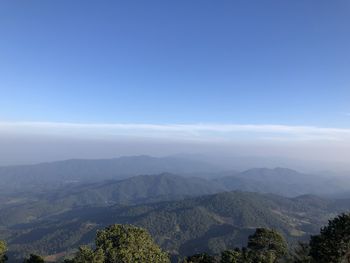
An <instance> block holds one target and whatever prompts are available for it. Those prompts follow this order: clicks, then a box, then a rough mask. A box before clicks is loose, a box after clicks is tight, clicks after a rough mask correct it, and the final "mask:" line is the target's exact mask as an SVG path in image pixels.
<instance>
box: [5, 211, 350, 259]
mask: <svg viewBox="0 0 350 263" xmlns="http://www.w3.org/2000/svg"><path fill="white" fill-rule="evenodd" d="M349 245H350V214H341V215H339V216H337V217H336V218H334V219H332V220H330V221H329V222H328V225H327V226H325V227H323V228H321V231H320V233H319V234H318V235H313V236H311V238H310V240H309V242H308V243H301V242H300V243H299V244H298V245H297V246H296V247H294V248H293V249H292V248H291V247H288V244H287V242H286V240H285V239H284V237H283V235H281V234H280V233H279V232H278V231H276V230H273V229H267V228H257V229H256V230H255V231H254V233H253V234H251V235H249V236H248V242H247V245H246V246H244V247H235V248H231V249H227V250H223V251H221V252H220V253H217V254H214V255H213V254H208V253H198V254H195V255H190V256H186V257H183V258H176V259H175V258H172V257H171V254H170V253H168V252H165V251H163V250H162V249H161V248H160V247H159V246H158V245H157V244H156V243H155V242H154V241H153V239H152V237H151V235H150V234H149V233H148V232H147V231H146V230H145V229H143V228H140V227H136V226H132V225H120V224H114V225H110V226H108V227H106V228H105V229H103V230H99V231H97V234H96V237H95V242H94V245H93V246H86V245H85V246H80V247H79V249H78V251H77V252H76V253H74V254H73V255H72V256H69V257H68V258H66V259H64V260H63V261H64V263H83V262H91V263H109V262H120V263H145V262H152V263H170V262H171V261H172V262H181V263H277V262H281V263H283V262H284V263H316V262H317V263H336V262H345V263H346V262H350V249H349ZM6 252H7V245H6V243H5V242H4V241H1V242H0V262H6V261H7V260H8V257H7V255H6ZM23 262H24V263H41V262H44V259H43V258H42V257H41V256H38V255H35V254H30V256H29V257H28V258H25V259H24V261H23Z"/></svg>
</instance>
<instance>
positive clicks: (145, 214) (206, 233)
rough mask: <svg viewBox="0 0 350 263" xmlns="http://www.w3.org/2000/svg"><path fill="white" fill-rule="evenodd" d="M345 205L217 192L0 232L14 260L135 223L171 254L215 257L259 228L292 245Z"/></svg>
mask: <svg viewBox="0 0 350 263" xmlns="http://www.w3.org/2000/svg"><path fill="white" fill-rule="evenodd" d="M349 203H350V202H338V201H331V200H324V199H320V198H317V197H314V196H301V197H298V198H284V197H281V196H276V195H271V194H257V193H244V192H231V193H220V194H215V195H209V196H203V197H197V198H192V199H186V200H183V201H171V202H159V203H151V204H143V205H136V206H120V205H115V206H109V207H85V208H77V209H73V210H71V211H69V212H66V213H62V214H60V215H56V216H51V217H49V218H45V219H42V220H40V221H37V222H35V223H31V224H20V225H14V226H12V227H10V228H7V229H6V230H4V231H2V236H3V237H5V238H6V240H8V242H9V247H10V252H11V255H12V256H13V257H18V256H23V255H26V254H27V253H29V252H35V253H38V254H41V255H51V254H57V253H63V252H64V253H69V252H70V251H72V249H74V248H76V247H78V246H79V245H81V244H89V243H91V242H92V240H93V237H94V235H95V232H96V230H98V229H101V228H103V227H105V226H107V225H110V224H114V223H121V224H134V225H138V226H141V227H144V228H146V229H147V230H148V231H149V232H150V233H151V234H152V236H153V237H154V238H155V241H156V242H157V243H158V244H159V245H160V246H161V247H162V248H163V249H165V250H166V251H169V252H170V253H171V254H173V255H181V256H184V255H190V254H194V253H197V252H208V253H218V252H220V251H222V250H224V249H226V248H228V247H235V246H242V245H244V244H245V243H246V241H247V240H246V239H247V236H248V235H249V234H251V233H252V232H253V231H254V229H255V228H258V227H267V228H274V229H277V230H278V231H280V232H281V233H282V234H283V235H284V236H285V237H286V239H287V240H288V241H289V242H290V243H291V244H293V243H295V242H296V240H303V239H307V238H308V236H309V235H310V234H314V233H317V232H318V230H319V227H320V226H321V225H323V224H325V223H326V222H327V220H328V219H329V218H332V217H334V216H335V215H336V214H338V213H339V212H343V211H347V210H348V209H349V208H350V205H349ZM16 255H17V256H16Z"/></svg>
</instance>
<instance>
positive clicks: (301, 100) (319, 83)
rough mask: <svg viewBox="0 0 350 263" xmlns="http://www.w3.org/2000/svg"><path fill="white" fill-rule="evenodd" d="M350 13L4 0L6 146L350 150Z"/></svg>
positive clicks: (292, 7)
mask: <svg viewBox="0 0 350 263" xmlns="http://www.w3.org/2000/svg"><path fill="white" fill-rule="evenodd" d="M349 14H350V2H349V1H348V0H334V1H329V0H327V1H326V0H310V1H295V0H285V1H281V0H242V1H240V0H235V1H224V0H223V1H205V0H182V1H181V0H176V1H163V0H162V1H152V0H150V1H141V0H139V1H97V0H96V1H90V0H84V1H78V0H75V1H71V0H59V1H58V0H57V1H44V0H41V1H35V0H33V1H24V0H23V1H17V0H4V1H1V2H0V137H1V136H2V137H1V138H0V139H3V140H5V139H4V138H5V135H4V134H7V135H9V134H10V135H13V134H14V133H15V132H20V133H28V134H40V131H44V130H45V131H46V130H49V131H48V132H47V133H49V134H51V135H52V133H55V134H56V135H57V134H58V133H59V132H57V131H61V132H62V133H75V134H82V133H83V132H82V131H86V130H90V134H89V136H90V135H93V134H95V135H96V136H97V135H101V134H102V135H101V136H102V137H104V136H106V134H109V135H111V134H112V135H113V134H114V135H118V136H126V135H130V134H133V135H134V136H135V137H138V136H141V137H142V136H144V135H147V134H150V133H151V134H152V135H153V137H162V136H163V137H164V133H166V135H167V136H165V137H167V138H169V137H172V138H173V137H181V138H184V137H185V138H186V139H188V138H189V137H196V139H198V138H199V139H201V140H206V139H207V138H208V137H210V138H211V139H225V140H232V138H233V137H234V138H235V139H236V140H240V139H242V138H243V139H248V140H249V139H250V138H257V137H259V136H257V134H260V137H259V138H264V139H266V138H274V139H277V140H279V139H285V138H286V137H288V138H297V139H299V140H308V139H310V140H311V139H312V140H323V141H327V140H334V141H338V143H339V144H344V142H346V143H345V144H346V145H348V146H349V145H350V103H349V101H350V15H349ZM45 123H46V124H45ZM59 123H65V124H59ZM77 124H83V126H74V125H77ZM87 124H88V125H87ZM98 124H101V125H104V124H108V125H111V126H99V127H97V128H96V125H98ZM70 125H73V126H70ZM84 125H87V126H84ZM113 125H114V126H113ZM123 125H124V126H123ZM128 125H129V126H128ZM176 125H180V126H176ZM181 125H184V126H181ZM203 125H204V126H203ZM266 125H267V126H266ZM72 127H74V128H72ZM50 129H51V130H50ZM101 131H103V132H101ZM155 131H156V132H155ZM247 132H248V133H249V134H248V135H247ZM86 133H88V132H86ZM71 135H72V134H71ZM0 145H1V143H0ZM349 149H350V147H349ZM4 154H5V153H4ZM14 155H15V154H14ZM0 157H1V153H0Z"/></svg>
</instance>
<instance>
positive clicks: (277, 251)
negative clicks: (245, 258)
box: [248, 228, 288, 263]
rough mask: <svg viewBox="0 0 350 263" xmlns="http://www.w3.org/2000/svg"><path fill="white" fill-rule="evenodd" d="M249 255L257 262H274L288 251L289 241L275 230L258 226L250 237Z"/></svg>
mask: <svg viewBox="0 0 350 263" xmlns="http://www.w3.org/2000/svg"><path fill="white" fill-rule="evenodd" d="M248 249H249V257H250V258H251V259H252V261H253V262H256V263H273V262H277V261H278V260H279V259H281V258H283V257H284V256H285V255H286V254H287V253H288V247H287V243H286V241H285V240H284V238H283V237H282V236H281V235H280V234H279V233H278V232H277V231H275V230H271V229H266V228H257V229H256V231H255V233H254V234H253V235H251V236H249V237H248Z"/></svg>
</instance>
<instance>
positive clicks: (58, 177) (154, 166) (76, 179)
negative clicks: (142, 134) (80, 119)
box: [0, 155, 219, 192]
mask: <svg viewBox="0 0 350 263" xmlns="http://www.w3.org/2000/svg"><path fill="white" fill-rule="evenodd" d="M217 171H219V168H218V167H215V166H213V165H210V164H208V163H206V162H201V161H197V160H191V159H184V158H180V157H161V158H157V157H151V156H145V155H141V156H129V157H120V158H115V159H100V160H84V159H81V160H80V159H72V160H66V161H57V162H51V163H41V164H34V165H19V166H5V167H0V190H3V191H7V192H10V191H12V192H13V191H14V190H18V191H24V190H28V189H32V190H35V191H38V190H42V189H46V188H52V187H57V186H62V185H64V186H65V185H67V184H72V183H87V182H98V181H104V180H120V179H123V178H128V177H132V176H136V175H145V174H160V173H164V172H168V173H174V174H190V173H211V172H217Z"/></svg>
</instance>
